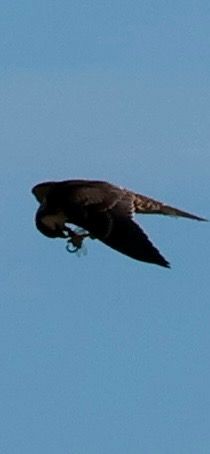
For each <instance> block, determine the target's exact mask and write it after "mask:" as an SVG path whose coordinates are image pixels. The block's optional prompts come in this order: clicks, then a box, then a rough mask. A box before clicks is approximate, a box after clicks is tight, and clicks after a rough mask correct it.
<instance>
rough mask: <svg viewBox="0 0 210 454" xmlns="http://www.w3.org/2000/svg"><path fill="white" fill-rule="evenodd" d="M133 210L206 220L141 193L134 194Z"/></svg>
mask: <svg viewBox="0 0 210 454" xmlns="http://www.w3.org/2000/svg"><path fill="white" fill-rule="evenodd" d="M134 205H135V211H136V213H142V214H163V215H166V216H175V217H183V218H188V219H195V220H197V221H207V219H205V218H202V217H200V216H197V215H195V214H191V213H188V212H187V211H183V210H179V208H174V207H171V206H169V205H165V204H164V203H161V202H158V201H157V200H154V199H151V198H150V197H145V196H143V195H141V194H135V201H134Z"/></svg>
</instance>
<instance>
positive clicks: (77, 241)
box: [66, 227, 89, 253]
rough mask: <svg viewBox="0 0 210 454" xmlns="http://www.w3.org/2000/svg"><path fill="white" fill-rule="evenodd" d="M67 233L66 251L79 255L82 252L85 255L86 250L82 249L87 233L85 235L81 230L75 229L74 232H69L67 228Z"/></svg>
mask: <svg viewBox="0 0 210 454" xmlns="http://www.w3.org/2000/svg"><path fill="white" fill-rule="evenodd" d="M66 232H67V235H68V236H67V237H66V238H67V244H66V250H67V251H68V252H77V253H79V252H80V251H83V253H86V249H85V247H84V244H83V243H84V240H85V238H87V237H89V233H87V232H86V231H85V230H83V229H76V230H71V229H69V228H68V227H67V229H66Z"/></svg>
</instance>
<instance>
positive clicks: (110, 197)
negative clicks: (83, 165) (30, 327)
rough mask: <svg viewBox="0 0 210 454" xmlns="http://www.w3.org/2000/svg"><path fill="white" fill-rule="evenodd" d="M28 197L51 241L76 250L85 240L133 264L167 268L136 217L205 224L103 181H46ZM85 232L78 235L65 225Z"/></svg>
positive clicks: (191, 216) (39, 223)
mask: <svg viewBox="0 0 210 454" xmlns="http://www.w3.org/2000/svg"><path fill="white" fill-rule="evenodd" d="M32 193H33V194H34V195H35V197H36V199H37V200H38V202H39V203H40V207H39V208H38V210H37V213H36V226H37V228H38V230H40V232H41V233H43V235H45V236H48V237H50V238H56V237H60V238H67V240H68V242H69V243H72V244H73V245H74V246H75V247H76V249H79V248H80V247H81V245H82V242H83V240H84V238H85V237H86V236H90V237H91V238H96V239H98V240H100V241H102V242H103V243H104V244H106V245H107V246H110V247H111V248H113V249H116V250H117V251H119V252H121V253H123V254H125V255H128V256H129V257H132V258H134V259H136V260H141V261H144V262H149V263H154V264H157V265H160V266H164V267H169V266H170V265H169V263H168V262H167V260H165V258H164V257H163V256H162V255H161V254H160V252H159V251H158V249H156V247H155V246H153V244H152V243H151V241H150V240H149V239H148V237H147V235H146V234H145V233H144V232H143V230H142V229H141V228H140V226H139V225H138V224H137V223H136V222H135V221H134V220H133V217H134V214H135V213H142V214H145V213H147V214H163V215H170V216H181V217H186V218H189V219H196V220H198V221H205V220H206V219H204V218H201V217H199V216H196V215H194V214H190V213H187V212H185V211H182V210H179V209H177V208H173V207H171V206H168V205H165V204H163V203H161V202H158V201H156V200H154V199H151V198H150V197H145V196H143V195H141V194H137V193H135V192H132V191H129V190H127V189H124V188H120V187H118V186H114V185H112V184H110V183H107V182H104V181H90V180H68V181H61V182H54V181H52V182H45V183H40V184H37V185H36V186H34V188H33V189H32ZM68 223H70V224H74V225H76V226H78V227H81V228H82V229H84V230H85V231H86V232H88V233H76V232H74V231H73V230H72V229H71V228H70V227H68V226H67V225H66V224H68Z"/></svg>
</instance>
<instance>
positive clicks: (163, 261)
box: [157, 257, 171, 269]
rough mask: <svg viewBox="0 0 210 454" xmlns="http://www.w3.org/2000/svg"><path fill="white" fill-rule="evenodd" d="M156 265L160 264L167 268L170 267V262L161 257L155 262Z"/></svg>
mask: <svg viewBox="0 0 210 454" xmlns="http://www.w3.org/2000/svg"><path fill="white" fill-rule="evenodd" d="M157 265H160V266H162V267H163V268H168V269H171V264H170V263H169V262H167V260H165V259H164V257H162V260H161V261H159V262H158V263H157Z"/></svg>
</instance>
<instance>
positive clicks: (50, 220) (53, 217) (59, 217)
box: [42, 211, 67, 230]
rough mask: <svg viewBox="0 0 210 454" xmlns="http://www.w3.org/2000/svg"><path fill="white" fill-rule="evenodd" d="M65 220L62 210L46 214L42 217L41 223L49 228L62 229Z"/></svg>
mask: <svg viewBox="0 0 210 454" xmlns="http://www.w3.org/2000/svg"><path fill="white" fill-rule="evenodd" d="M65 222H67V218H66V216H65V215H64V213H63V212H62V211H60V212H59V213H56V214H47V215H46V216H43V218H42V223H43V224H45V225H46V226H47V227H48V228H49V229H51V230H56V229H57V228H58V227H60V229H61V230H62V229H63V228H64V227H65Z"/></svg>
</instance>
